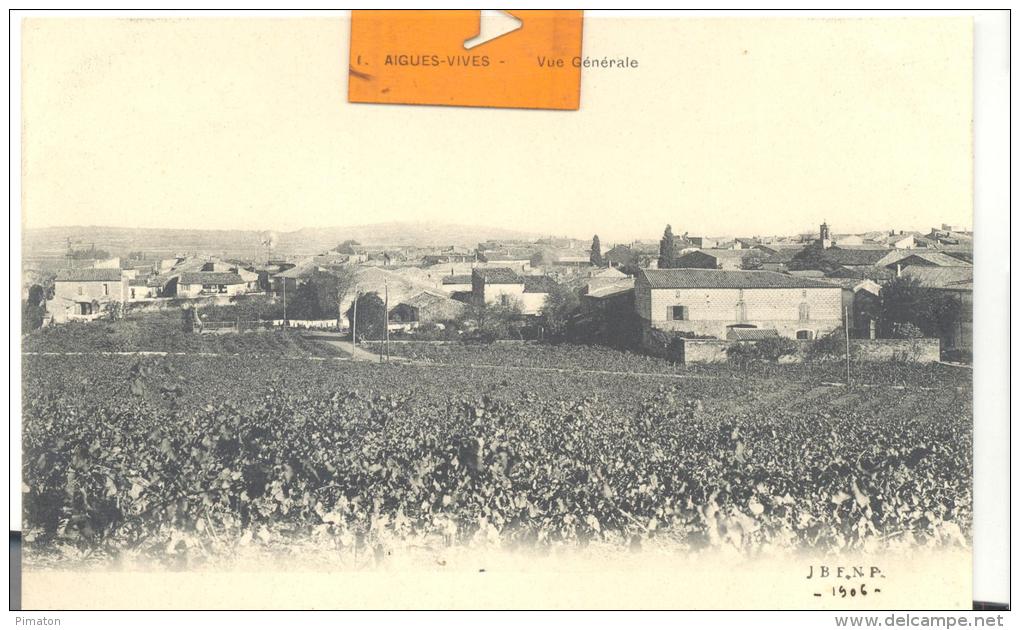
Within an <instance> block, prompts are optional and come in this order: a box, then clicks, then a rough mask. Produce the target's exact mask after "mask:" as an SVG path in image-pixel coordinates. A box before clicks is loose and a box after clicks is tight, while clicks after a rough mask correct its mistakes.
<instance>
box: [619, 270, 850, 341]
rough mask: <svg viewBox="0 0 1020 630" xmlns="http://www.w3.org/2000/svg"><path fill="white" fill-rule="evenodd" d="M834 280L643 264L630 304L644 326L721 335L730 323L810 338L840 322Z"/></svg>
mask: <svg viewBox="0 0 1020 630" xmlns="http://www.w3.org/2000/svg"><path fill="white" fill-rule="evenodd" d="M841 293H842V289H841V288H840V287H838V286H833V285H831V284H826V283H824V282H819V281H817V280H812V279H810V278H799V277H794V276H789V275H785V274H781V273H776V272H772V271H724V270H717V269H654V270H652V269H644V270H641V272H640V273H639V274H638V276H637V279H636V280H635V283H634V304H635V308H636V309H637V312H638V314H639V315H640V316H641V318H642V319H643V320H644V323H645V326H646V327H648V328H652V329H657V330H662V331H667V332H686V333H693V334H698V335H710V336H713V337H717V338H719V339H725V338H727V337H728V336H732V335H729V334H728V333H730V332H731V331H732V329H734V328H739V329H749V328H759V329H765V330H775V331H776V332H777V333H778V334H779V335H781V336H783V337H790V338H796V339H814V338H817V337H820V336H822V335H825V334H827V333H829V332H831V331H832V330H835V329H836V328H838V327H840V326H841V325H842V324H843V314H842V312H841V311H842V295H841Z"/></svg>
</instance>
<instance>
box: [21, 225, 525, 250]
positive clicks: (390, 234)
mask: <svg viewBox="0 0 1020 630" xmlns="http://www.w3.org/2000/svg"><path fill="white" fill-rule="evenodd" d="M265 234H266V233H265V232H263V231H258V230H192V229H162V228H122V227H105V226H66V227H47V228H33V229H28V230H25V231H24V232H23V234H22V250H23V255H24V257H25V258H60V257H62V256H63V255H64V253H65V252H66V251H67V241H68V239H70V240H71V242H72V243H74V246H75V247H80V248H88V247H90V246H91V245H93V244H94V245H95V247H96V248H97V249H102V250H106V251H109V252H110V253H111V254H112V255H114V256H124V255H126V254H127V253H128V252H132V251H142V252H145V253H146V254H149V255H152V256H153V257H155V256H170V255H172V254H177V253H190V252H194V253H204V254H213V255H221V256H227V257H243V258H251V257H258V256H259V255H260V252H264V251H265V250H264V248H263V246H262V241H263V239H264V237H265V236H264V235H265ZM539 237H540V235H537V234H529V233H526V232H521V231H517V230H508V229H503V228H491V227H484V226H475V225H456V224H436V223H397V222H394V223H379V224H375V225H356V226H344V227H324V228H302V229H300V230H296V231H293V232H276V244H275V246H274V249H273V251H274V253H276V254H278V255H292V256H293V255H301V254H314V253H318V252H320V251H324V250H328V249H332V248H333V247H336V245H337V244H339V243H341V242H343V241H345V240H347V239H354V240H356V241H358V242H359V243H361V244H363V245H421V246H426V245H461V246H464V247H475V246H476V245H477V244H478V243H479V242H482V241H485V240H488V239H527V240H533V239H536V238H539Z"/></svg>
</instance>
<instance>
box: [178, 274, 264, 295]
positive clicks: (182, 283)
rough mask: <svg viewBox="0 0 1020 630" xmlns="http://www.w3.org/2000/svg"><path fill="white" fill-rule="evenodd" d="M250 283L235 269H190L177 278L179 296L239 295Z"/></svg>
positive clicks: (245, 290)
mask: <svg viewBox="0 0 1020 630" xmlns="http://www.w3.org/2000/svg"><path fill="white" fill-rule="evenodd" d="M248 286H249V285H248V283H246V282H245V281H244V279H243V278H241V276H240V275H239V274H238V273H236V272H234V271H188V272H185V273H182V274H181V275H180V276H179V277H178V279H177V295H178V297H202V296H206V295H238V294H241V293H245V292H247V290H248Z"/></svg>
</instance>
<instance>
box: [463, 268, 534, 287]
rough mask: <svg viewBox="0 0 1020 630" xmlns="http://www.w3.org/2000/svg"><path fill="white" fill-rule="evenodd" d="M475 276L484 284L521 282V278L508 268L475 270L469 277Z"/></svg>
mask: <svg viewBox="0 0 1020 630" xmlns="http://www.w3.org/2000/svg"><path fill="white" fill-rule="evenodd" d="M476 275H477V276H478V277H479V278H481V279H482V280H484V281H485V283H486V284H521V283H522V282H523V281H522V280H521V277H520V276H518V275H517V274H516V273H514V270H513V269H510V268H509V267H488V268H483V269H475V270H473V271H472V272H471V277H472V278H474V277H475V276H476Z"/></svg>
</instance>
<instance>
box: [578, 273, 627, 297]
mask: <svg viewBox="0 0 1020 630" xmlns="http://www.w3.org/2000/svg"><path fill="white" fill-rule="evenodd" d="M621 282H622V283H626V284H629V285H630V287H632V288H633V286H634V278H633V277H631V276H628V275H627V274H625V273H623V272H622V271H620V270H619V269H614V268H613V267H607V268H605V269H597V270H594V271H592V272H590V273H589V274H588V282H587V283H585V293H591V292H592V291H597V290H599V289H601V288H603V287H609V286H616V285H619V284H620V283H621Z"/></svg>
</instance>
